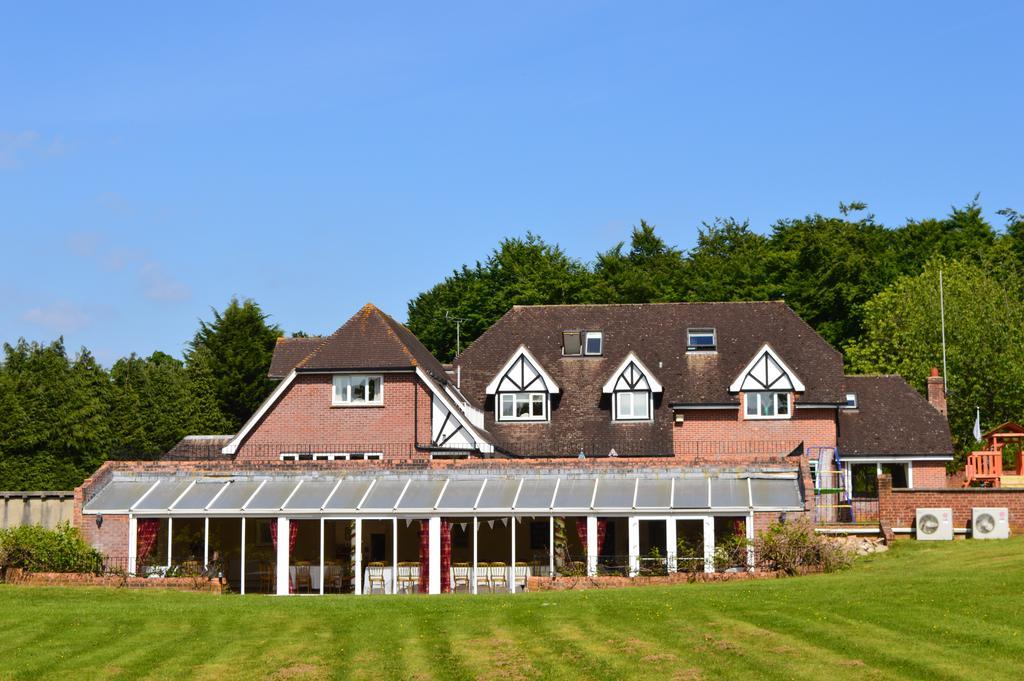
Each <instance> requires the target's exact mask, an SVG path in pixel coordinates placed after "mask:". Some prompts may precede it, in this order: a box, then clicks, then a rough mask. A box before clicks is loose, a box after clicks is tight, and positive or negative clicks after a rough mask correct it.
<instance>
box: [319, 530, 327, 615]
mask: <svg viewBox="0 0 1024 681" xmlns="http://www.w3.org/2000/svg"><path fill="white" fill-rule="evenodd" d="M326 577H327V575H325V574H324V519H323V518H320V595H321V596H323V595H324V582H325V581H326V580H325V578H326Z"/></svg>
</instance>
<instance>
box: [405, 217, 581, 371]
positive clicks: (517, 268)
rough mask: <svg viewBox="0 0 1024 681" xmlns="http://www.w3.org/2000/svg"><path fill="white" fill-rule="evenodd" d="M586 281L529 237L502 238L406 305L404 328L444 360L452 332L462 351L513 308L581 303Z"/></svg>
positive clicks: (576, 266)
mask: <svg viewBox="0 0 1024 681" xmlns="http://www.w3.org/2000/svg"><path fill="white" fill-rule="evenodd" d="M590 277H591V274H590V271H589V270H588V269H587V267H586V266H585V265H584V264H583V263H581V262H579V261H578V260H575V259H573V258H570V257H569V256H568V255H566V254H565V252H564V251H563V250H562V249H561V248H559V247H558V246H552V245H550V244H547V243H545V242H544V241H543V240H542V239H541V238H540V237H538V236H536V235H534V234H529V233H528V234H527V235H526V238H525V239H519V238H514V239H504V240H502V241H501V243H500V244H499V245H498V248H497V249H495V250H494V251H493V252H492V253H491V255H490V256H489V257H488V258H487V260H486V261H485V262H484V263H479V262H478V263H476V265H475V266H474V267H468V266H463V267H462V269H460V270H456V271H454V272H452V274H451V275H449V276H448V277H446V278H445V280H444V281H442V282H441V283H440V284H436V285H435V286H434V287H432V288H431V289H430V290H428V291H425V292H423V293H421V294H420V295H418V296H416V298H414V299H413V300H412V301H410V302H409V310H408V315H409V316H408V320H409V321H408V325H409V328H410V329H411V330H412V331H413V332H414V333H415V334H416V335H417V336H418V337H419V339H420V340H421V341H423V344H424V345H426V346H427V348H428V349H430V351H431V352H433V353H434V355H435V356H436V357H437V358H438V359H440V360H442V361H448V360H450V359H451V358H452V357H454V356H455V351H456V332H457V330H459V331H460V332H461V344H462V347H463V348H465V347H466V345H467V344H468V343H470V342H472V341H473V339H475V338H476V337H477V336H479V335H480V334H481V333H483V332H484V331H485V330H486V329H487V328H488V327H489V326H490V325H491V324H493V323H494V322H495V321H497V319H498V318H499V317H501V316H502V315H503V314H505V313H506V312H507V311H508V310H509V309H510V308H511V307H512V306H513V305H541V304H561V303H579V302H585V301H586V297H587V295H588V289H589V285H590ZM457 320H458V321H457Z"/></svg>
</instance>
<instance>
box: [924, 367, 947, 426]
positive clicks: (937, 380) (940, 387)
mask: <svg viewBox="0 0 1024 681" xmlns="http://www.w3.org/2000/svg"><path fill="white" fill-rule="evenodd" d="M928 402H930V403H931V405H932V406H933V407H935V409H936V410H937V411H938V412H939V413H940V414H942V415H943V416H945V415H946V384H945V382H944V381H943V380H942V376H940V375H939V370H938V369H937V368H936V367H932V375H931V376H929V377H928Z"/></svg>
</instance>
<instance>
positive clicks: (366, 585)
mask: <svg viewBox="0 0 1024 681" xmlns="http://www.w3.org/2000/svg"><path fill="white" fill-rule="evenodd" d="M520 568H521V569H522V566H520ZM316 569H317V576H316V577H315V578H314V581H313V585H314V588H318V587H319V584H320V575H319V568H316ZM377 569H379V570H381V572H382V573H383V575H384V591H383V592H382V591H381V589H380V584H379V583H378V584H374V588H373V592H372V593H375V594H379V593H386V594H389V593H392V588H391V587H392V573H393V571H394V568H393V567H392V566H391V565H386V566H384V567H381V568H377ZM492 569H500V568H490V567H483V566H479V567H478V568H477V570H478V572H479V573H480V574H481V575H483V571H484V570H492ZM525 569H526V576H525V577H523V576H520V577H519V583H518V584H517V585H516V591H522V590H523V589H524V588H525V587H526V580H527V579H528V578H529V577H530V576H531V575H532V574H533V570H532V568H531V567H530V566H526V568H525ZM312 570H313V568H311V569H310V576H311V577H312ZM469 572H470V580H469V584H470V587H469V588H470V590H472V588H473V584H474V583H475V581H476V580H475V579H474V578H473V576H472V574H473V568H470V569H469ZM412 576H413V578H414V579H415V578H418V577H419V567H414V568H412ZM449 579H450V581H449V584H451V586H452V588H453V589H454V587H455V568H454V567H453V568H451V571H450V573H449ZM511 580H512V567H511V566H508V567H506V568H505V584H504V585H501V584H500V583H499V586H498V587H497V588H498V590H499V591H501V590H508V585H509V584H511ZM489 589H490V587H489V586H488V585H487V583H486V582H485V581H481V582H480V584H479V586H478V587H477V590H478V591H488V590H489ZM465 590H466V589H465V587H461V586H460V591H465ZM363 593H364V594H368V593H371V592H370V572H369V568H368V567H363ZM399 593H418V589H417V587H416V585H415V584H414V585H412V586H411V587H408V586H406V587H404V588H403V587H402V586H400V587H399Z"/></svg>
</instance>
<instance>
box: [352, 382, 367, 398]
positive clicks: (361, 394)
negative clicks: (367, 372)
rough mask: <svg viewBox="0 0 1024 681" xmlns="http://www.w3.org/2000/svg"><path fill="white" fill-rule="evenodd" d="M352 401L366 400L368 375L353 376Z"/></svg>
mask: <svg viewBox="0 0 1024 681" xmlns="http://www.w3.org/2000/svg"><path fill="white" fill-rule="evenodd" d="M351 380H352V383H351V385H352V401H353V402H365V401H366V376H353V377H352V379H351Z"/></svg>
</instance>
